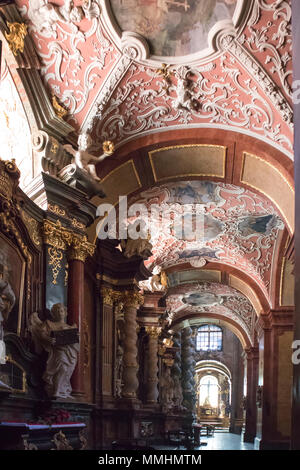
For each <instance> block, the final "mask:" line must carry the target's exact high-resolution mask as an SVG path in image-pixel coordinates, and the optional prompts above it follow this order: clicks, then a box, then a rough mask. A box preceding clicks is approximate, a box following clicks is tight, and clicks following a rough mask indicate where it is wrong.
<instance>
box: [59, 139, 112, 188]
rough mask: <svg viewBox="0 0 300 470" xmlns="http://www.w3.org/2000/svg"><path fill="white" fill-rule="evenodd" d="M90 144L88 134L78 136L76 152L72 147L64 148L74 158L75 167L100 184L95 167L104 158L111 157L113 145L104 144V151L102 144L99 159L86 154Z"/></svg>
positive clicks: (66, 146)
mask: <svg viewBox="0 0 300 470" xmlns="http://www.w3.org/2000/svg"><path fill="white" fill-rule="evenodd" d="M91 143H92V140H91V137H90V136H89V135H88V134H85V133H84V134H80V135H79V137H78V150H75V149H73V147H72V145H70V144H67V145H64V148H65V149H66V150H67V152H69V153H70V154H71V155H73V156H74V157H75V163H76V165H77V166H78V167H79V168H80V169H81V170H84V171H86V172H87V173H88V174H89V175H90V176H91V177H92V178H93V179H94V180H95V181H98V182H100V178H99V177H98V176H97V173H96V168H95V165H97V163H99V162H102V161H103V160H104V159H105V158H106V157H108V156H110V155H112V153H113V144H112V143H111V142H105V143H104V144H108V146H107V147H108V148H107V149H106V147H105V145H104V144H103V148H104V149H105V150H104V153H103V154H102V155H100V156H99V157H95V155H92V154H90V153H89V152H88V148H89V147H90V145H91ZM109 144H110V145H109Z"/></svg>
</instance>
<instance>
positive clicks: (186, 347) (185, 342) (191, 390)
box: [181, 327, 196, 414]
mask: <svg viewBox="0 0 300 470" xmlns="http://www.w3.org/2000/svg"><path fill="white" fill-rule="evenodd" d="M192 334H193V331H192V329H191V328H190V327H187V328H184V329H183V330H182V333H181V360H182V379H181V383H182V393H183V406H184V407H185V408H187V410H188V411H189V412H190V413H192V414H193V413H195V405H196V392H195V379H194V374H195V370H194V369H195V359H194V354H195V343H194V341H193V338H192Z"/></svg>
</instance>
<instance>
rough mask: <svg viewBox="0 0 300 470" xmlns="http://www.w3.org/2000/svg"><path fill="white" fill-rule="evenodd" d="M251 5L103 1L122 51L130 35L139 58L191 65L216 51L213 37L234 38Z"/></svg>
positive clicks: (241, 0) (229, 0)
mask: <svg viewBox="0 0 300 470" xmlns="http://www.w3.org/2000/svg"><path fill="white" fill-rule="evenodd" d="M252 3H253V2H252V1H250V2H249V1H245V0H217V1H216V0H101V6H102V18H103V20H104V23H105V24H106V26H107V31H108V32H111V36H112V40H113V41H114V42H115V43H116V44H117V45H118V46H119V47H120V48H121V49H122V50H124V49H125V50H127V47H128V45H127V44H126V43H127V40H128V41H129V43H130V42H132V38H133V37H134V42H135V46H136V50H137V51H138V56H139V57H136V59H137V60H139V59H140V60H141V61H143V60H145V59H147V62H148V63H149V59H150V61H155V62H156V63H157V61H160V63H161V62H164V63H172V64H182V63H192V62H195V61H199V59H203V58H207V57H208V56H211V55H212V54H214V53H216V52H218V50H219V46H218V44H219V41H218V40H217V37H218V36H219V35H220V34H221V35H223V34H228V33H231V34H233V35H234V36H237V35H238V34H239V32H240V31H241V30H242V29H243V27H244V25H245V23H246V21H247V18H248V15H247V13H248V12H249V11H250V10H251V7H252ZM138 43H140V44H139V46H138V47H137V45H138ZM145 43H146V44H145Z"/></svg>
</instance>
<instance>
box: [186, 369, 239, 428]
mask: <svg viewBox="0 0 300 470" xmlns="http://www.w3.org/2000/svg"><path fill="white" fill-rule="evenodd" d="M195 384H196V390H197V404H196V414H197V420H198V421H200V422H204V423H205V422H210V421H212V420H213V421H215V422H216V423H217V424H218V425H219V426H221V427H223V428H228V427H229V424H230V415H231V391H232V379H231V372H230V371H229V369H228V367H227V366H226V365H225V364H223V363H222V362H220V361H214V360H202V361H199V362H198V363H197V364H196V367H195Z"/></svg>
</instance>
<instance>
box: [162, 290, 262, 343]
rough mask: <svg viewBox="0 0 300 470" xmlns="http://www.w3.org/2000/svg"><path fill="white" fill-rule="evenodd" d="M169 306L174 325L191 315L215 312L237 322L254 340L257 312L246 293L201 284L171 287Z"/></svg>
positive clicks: (171, 320) (168, 297)
mask: <svg viewBox="0 0 300 470" xmlns="http://www.w3.org/2000/svg"><path fill="white" fill-rule="evenodd" d="M166 304H167V309H168V311H169V317H168V319H169V323H170V324H172V322H174V321H177V320H180V318H182V317H184V316H186V315H188V314H197V313H199V314H200V316H202V317H203V314H204V316H205V313H207V314H208V313H214V314H218V315H221V316H224V317H225V318H229V319H231V320H233V321H235V322H236V323H238V324H239V326H240V327H241V328H242V329H243V330H244V331H245V332H246V333H247V335H248V337H249V338H252V333H253V322H254V319H255V318H256V314H255V312H254V309H253V307H252V305H251V303H250V301H249V300H248V299H247V298H246V297H245V296H244V295H243V294H241V293H240V292H239V291H237V290H236V289H234V288H232V287H229V286H227V285H224V284H219V283H213V282H199V283H194V284H189V285H181V286H178V287H176V288H171V289H170V290H169V291H168V296H167V299H166Z"/></svg>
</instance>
